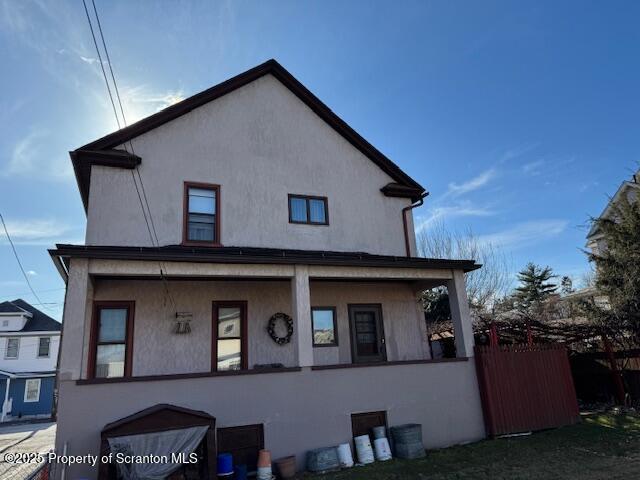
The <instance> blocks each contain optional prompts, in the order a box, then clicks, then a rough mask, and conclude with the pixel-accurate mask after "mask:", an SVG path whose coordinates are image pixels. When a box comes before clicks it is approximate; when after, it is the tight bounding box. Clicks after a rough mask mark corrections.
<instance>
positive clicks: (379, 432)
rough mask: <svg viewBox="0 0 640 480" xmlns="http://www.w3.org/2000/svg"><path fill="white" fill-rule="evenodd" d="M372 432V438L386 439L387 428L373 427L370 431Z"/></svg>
mask: <svg viewBox="0 0 640 480" xmlns="http://www.w3.org/2000/svg"><path fill="white" fill-rule="evenodd" d="M371 430H372V432H373V438H374V439H376V438H387V427H385V426H384V425H383V426H381V427H373V428H372V429H371Z"/></svg>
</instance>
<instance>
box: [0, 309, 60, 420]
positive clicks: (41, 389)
mask: <svg viewBox="0 0 640 480" xmlns="http://www.w3.org/2000/svg"><path fill="white" fill-rule="evenodd" d="M60 330H61V325H60V323H59V322H57V321H56V320H54V319H53V318H51V317H49V316H48V315H45V314H44V313H42V312H41V311H40V310H38V309H37V308H35V307H32V306H31V305H29V304H28V303H27V302H25V301H24V300H22V299H17V300H13V301H11V302H2V303H0V352H1V355H0V399H2V414H1V415H0V421H2V422H6V421H10V420H19V419H30V418H45V417H50V416H51V409H52V407H53V391H54V384H55V375H56V364H57V361H58V348H59V346H60Z"/></svg>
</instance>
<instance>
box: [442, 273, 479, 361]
mask: <svg viewBox="0 0 640 480" xmlns="http://www.w3.org/2000/svg"><path fill="white" fill-rule="evenodd" d="M452 273H453V279H452V280H449V281H447V290H448V291H449V307H450V309H451V320H452V322H453V333H454V335H455V341H456V356H457V357H473V345H474V343H475V342H474V340H473V325H472V324H471V314H470V312H469V299H468V298H467V291H466V289H465V282H464V272H463V271H461V270H453V272H452Z"/></svg>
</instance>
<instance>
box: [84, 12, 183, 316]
mask: <svg viewBox="0 0 640 480" xmlns="http://www.w3.org/2000/svg"><path fill="white" fill-rule="evenodd" d="M91 3H92V5H93V11H94V14H95V17H96V21H97V25H98V31H99V33H100V39H101V41H102V48H103V49H104V53H105V57H106V58H107V63H108V65H109V72H110V74H111V80H112V82H113V89H114V91H115V94H116V98H117V100H118V105H119V106H120V113H121V115H122V122H123V124H124V125H125V126H126V125H127V119H126V116H125V113H124V108H123V106H122V99H121V97H120V91H119V89H118V84H117V82H116V76H115V74H114V72H113V66H112V64H111V58H110V56H109V49H108V48H107V42H106V41H105V38H104V33H103V31H102V24H101V23H100V15H99V14H98V9H97V8H96V4H95V0H91ZM82 4H83V5H84V9H85V13H86V14H87V21H88V22H89V28H90V30H91V36H92V38H93V43H94V45H95V47H96V52H97V54H98V59H99V60H100V67H101V69H102V76H103V77H104V81H105V84H106V85H107V91H108V92H109V98H110V99H111V105H112V107H113V110H114V114H115V116H116V122H117V123H118V129H120V128H121V126H120V121H119V119H118V114H117V112H116V107H115V102H114V100H113V96H112V94H111V87H110V86H109V80H108V79H107V73H106V71H105V69H104V65H103V64H102V56H101V55H100V49H99V48H98V42H97V41H96V37H95V33H94V30H93V24H92V22H91V17H90V16H89V11H88V9H87V4H86V2H85V0H82ZM123 146H124V149H125V151H127V153H128V150H127V145H126V142H125V143H124V145H123ZM129 146H130V148H131V154H132V155H135V150H134V149H133V142H132V141H131V140H129ZM135 170H136V171H137V172H138V179H139V180H140V189H142V194H140V189H139V188H138V183H137V182H136V178H135V174H134V171H133V170H132V171H131V178H132V180H133V186H134V187H135V189H136V193H137V195H138V201H139V202H140V207H141V209H142V216H143V217H144V221H145V224H146V226H147V232H148V233H149V238H150V239H151V244H152V245H154V246H156V247H159V246H160V241H159V239H158V233H157V231H156V227H155V223H154V221H153V215H152V214H151V207H150V205H149V201H148V199H147V193H146V191H145V188H144V183H143V181H142V176H141V174H140V170H138V169H137V168H136V169H135ZM143 199H144V203H143ZM145 205H146V211H145ZM147 212H148V214H149V215H148V218H147ZM152 231H153V232H152ZM158 266H159V267H160V278H161V279H162V283H163V286H164V289H165V294H166V296H167V297H168V298H169V300H170V301H171V303H172V304H173V307H174V308H177V307H176V303H175V301H174V300H173V297H172V295H171V292H170V291H169V284H168V283H169V282H168V281H167V279H166V277H165V275H164V272H163V270H164V269H165V268H164V264H163V263H162V262H158Z"/></svg>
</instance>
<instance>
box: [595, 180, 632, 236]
mask: <svg viewBox="0 0 640 480" xmlns="http://www.w3.org/2000/svg"><path fill="white" fill-rule="evenodd" d="M639 174H640V172H639V173H638V174H636V175H634V176H633V180H632V181H628V180H625V181H624V182H622V184H621V185H620V187H618V190H617V191H616V193H615V195H614V196H613V197H612V198H611V200H609V202H608V203H607V206H606V207H605V208H604V210H603V211H602V213H601V214H600V216H599V217H598V218H609V217H610V215H611V213H612V212H613V209H614V208H615V205H616V204H618V202H620V200H622V199H623V198H624V195H626V194H627V191H628V190H630V189H637V190H638V191H640V184H639V183H637V182H638V180H637V177H638V175H639ZM638 195H639V197H638V198H639V199H640V193H639V194H638ZM599 231H600V230H599V229H598V225H597V224H595V223H594V224H593V225H591V229H590V230H589V233H587V240H588V241H590V240H592V239H593V238H594V237H595V236H597V235H598V233H599Z"/></svg>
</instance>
